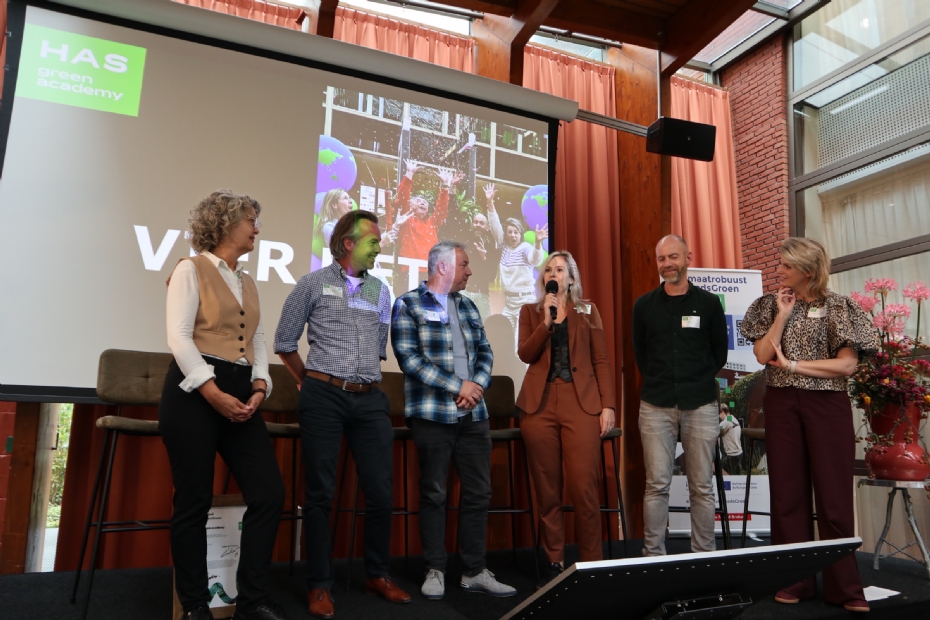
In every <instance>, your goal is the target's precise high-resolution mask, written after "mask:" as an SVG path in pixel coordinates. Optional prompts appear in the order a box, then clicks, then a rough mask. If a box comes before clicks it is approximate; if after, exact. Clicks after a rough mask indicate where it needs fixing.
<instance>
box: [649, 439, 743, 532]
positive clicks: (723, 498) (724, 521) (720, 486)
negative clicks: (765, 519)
mask: <svg viewBox="0 0 930 620" xmlns="http://www.w3.org/2000/svg"><path fill="white" fill-rule="evenodd" d="M745 432H746V431H743V433H744V435H745ZM722 451H723V448H722V447H721V445H720V438H719V437H718V438H717V441H715V442H714V479H715V480H716V482H717V503H718V504H720V507H719V508H714V514H715V515H720V529H721V530H722V532H721V533H722V535H723V548H724V549H729V548H730V514H729V511H728V510H727V491H726V488H725V486H724V481H723V468H722V467H721V466H720V454H721V453H722ZM747 488H748V483H747ZM668 511H669V512H678V513H682V512H686V513H690V512H691V508H688V507H685V506H669V507H668ZM743 523H744V524H745V521H743Z"/></svg>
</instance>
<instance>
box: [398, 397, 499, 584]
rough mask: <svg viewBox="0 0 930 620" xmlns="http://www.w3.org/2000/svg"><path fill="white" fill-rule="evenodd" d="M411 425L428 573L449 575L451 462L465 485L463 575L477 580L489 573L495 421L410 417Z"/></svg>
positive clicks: (467, 417)
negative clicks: (448, 525) (486, 567)
mask: <svg viewBox="0 0 930 620" xmlns="http://www.w3.org/2000/svg"><path fill="white" fill-rule="evenodd" d="M407 426H409V427H410V433H411V435H412V436H413V443H414V444H415V445H416V447H417V458H418V460H419V462H420V540H421V541H422V543H423V558H424V559H425V560H426V568H427V569H431V568H435V569H438V570H441V571H443V572H445V570H446V557H447V556H446V498H447V497H448V489H447V488H446V486H447V483H448V480H449V460H450V459H452V460H454V461H455V469H456V471H458V473H459V479H460V480H461V481H462V487H461V489H462V490H461V500H460V502H459V503H460V504H461V505H460V506H459V528H458V529H459V546H460V547H461V550H462V563H463V564H464V565H465V570H464V571H463V573H464V574H465V575H467V576H469V577H474V576H475V575H477V574H478V573H480V572H481V571H483V570H484V569H485V555H486V548H487V532H488V506H490V504H491V422H490V421H489V420H483V421H481V422H475V421H474V420H472V414H470V413H469V414H468V415H464V416H462V417H460V418H459V419H458V421H457V422H456V423H454V424H441V423H439V422H433V421H431V420H424V419H422V418H413V417H410V418H407Z"/></svg>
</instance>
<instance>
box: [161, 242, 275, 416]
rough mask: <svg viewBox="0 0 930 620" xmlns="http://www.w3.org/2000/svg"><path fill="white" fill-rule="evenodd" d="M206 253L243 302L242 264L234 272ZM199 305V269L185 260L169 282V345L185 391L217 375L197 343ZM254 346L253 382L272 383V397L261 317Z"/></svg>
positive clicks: (244, 364)
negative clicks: (260, 380)
mask: <svg viewBox="0 0 930 620" xmlns="http://www.w3.org/2000/svg"><path fill="white" fill-rule="evenodd" d="M203 256H205V257H206V258H208V259H209V260H210V262H211V263H213V265H214V266H215V267H216V268H217V270H218V271H219V272H220V275H221V276H222V277H223V281H224V282H226V285H227V286H228V287H229V290H230V291H231V292H232V294H233V295H234V296H235V298H236V301H238V302H239V304H240V305H241V304H242V274H241V272H242V263H236V269H235V271H233V270H232V269H230V268H229V265H227V264H226V261H224V260H222V259H221V258H218V257H217V256H214V255H213V254H211V253H210V252H203ZM199 306H200V285H199V282H198V281H197V270H196V268H195V267H194V264H193V263H192V262H191V261H189V260H182V261H181V262H180V263H178V266H177V267H175V269H174V273H173V274H172V275H171V281H170V282H169V283H168V301H167V304H166V307H167V314H166V318H167V321H166V322H167V325H168V348H169V349H171V353H172V354H173V355H174V359H175V361H177V363H178V366H179V367H180V368H181V372H182V373H184V381H182V382H181V383H179V384H178V385H179V387H180V388H181V389H182V390H184V391H185V392H191V391H193V390H195V389H197V388H199V387H200V386H201V385H203V384H204V383H206V382H207V381H209V380H210V379H213V378H215V377H216V374H215V373H214V372H213V366H211V365H210V364H208V363H207V362H205V361H204V359H203V354H202V353H201V352H200V351H199V350H198V349H197V346H196V345H195V344H194V339H193V334H194V322H195V320H196V318H197V308H198V307H199ZM252 345H253V348H254V350H255V363H254V364H252V381H255V380H256V379H263V380H264V381H265V383H267V384H268V388H267V389H268V393H267V394H266V395H265V398H268V396H270V395H271V387H272V386H271V376H270V375H269V373H268V349H267V347H266V346H265V332H264V330H263V329H262V322H261V318H259V320H258V327H257V328H256V330H255V335H254V336H252ZM208 357H215V356H212V355H211V356H208ZM216 359H220V358H216ZM226 361H229V362H231V361H235V363H236V364H242V365H243V366H248V365H249V361H248V360H247V359H245V358H244V357H240V358H239V359H237V360H226Z"/></svg>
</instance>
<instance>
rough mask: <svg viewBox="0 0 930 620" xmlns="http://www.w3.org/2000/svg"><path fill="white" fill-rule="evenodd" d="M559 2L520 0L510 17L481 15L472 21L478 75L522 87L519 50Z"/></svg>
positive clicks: (553, 0)
mask: <svg viewBox="0 0 930 620" xmlns="http://www.w3.org/2000/svg"><path fill="white" fill-rule="evenodd" d="M558 4H559V0H521V1H520V2H519V3H518V5H517V10H516V11H515V12H514V13H513V15H511V16H510V17H504V16H502V15H490V14H487V13H486V14H485V16H484V17H483V18H482V19H478V20H475V21H474V22H472V29H471V33H472V36H473V37H474V38H475V39H476V43H477V45H476V46H475V48H476V52H475V53H476V61H477V62H476V68H477V70H478V74H479V75H483V76H485V77H491V78H494V79H497V80H501V81H505V82H510V83H511V84H517V85H518V86H522V85H523V48H524V47H525V46H526V43H527V41H529V40H530V37H532V36H533V34H535V33H536V31H537V30H538V29H539V27H540V26H541V25H542V24H543V22H544V21H545V20H546V18H547V17H548V16H549V14H550V13H551V12H552V10H553V9H554V8H555V7H556V6H557V5H558Z"/></svg>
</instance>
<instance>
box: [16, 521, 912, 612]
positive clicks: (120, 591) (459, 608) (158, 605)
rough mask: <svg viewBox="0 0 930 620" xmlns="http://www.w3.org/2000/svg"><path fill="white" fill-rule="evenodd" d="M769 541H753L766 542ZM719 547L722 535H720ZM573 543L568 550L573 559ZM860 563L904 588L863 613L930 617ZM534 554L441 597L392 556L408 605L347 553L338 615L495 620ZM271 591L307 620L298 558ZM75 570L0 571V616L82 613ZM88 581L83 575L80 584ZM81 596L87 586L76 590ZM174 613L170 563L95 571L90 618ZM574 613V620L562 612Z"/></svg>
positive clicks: (453, 568)
mask: <svg viewBox="0 0 930 620" xmlns="http://www.w3.org/2000/svg"><path fill="white" fill-rule="evenodd" d="M765 542H767V541H763V542H762V543H760V542H753V543H752V544H753V545H754V546H755V545H760V544H765ZM717 545H718V547H722V544H721V540H720V539H718V540H717ZM614 546H615V553H614V557H620V554H622V545H620V544H619V543H615V544H614ZM688 548H689V544H688V541H687V540H683V539H672V540H670V541H669V551H670V552H679V553H681V552H685V551H687V549H688ZM641 549H642V541H630V543H629V551H630V555H631V556H633V555H634V554H640V553H641ZM573 552H574V549H571V548H570V549H569V557H568V559H569V560H572V559H573V557H572V554H573ZM857 555H858V560H859V570H860V571H861V573H862V577H863V582H864V584H865V585H866V586H869V585H873V586H878V587H882V588H887V589H890V590H896V591H898V592H901V594H899V595H897V596H894V597H891V598H889V599H885V600H882V601H876V602H873V603H872V604H871V605H872V613H870V614H868V615H863V616H862V617H863V618H864V619H868V620H876V619H882V620H885V619H887V620H891V619H894V620H906V619H914V620H917V619H923V620H926V619H930V581H928V580H927V577H926V571H925V570H924V568H923V567H922V566H921V565H919V564H917V563H916V562H912V561H909V560H899V559H886V560H882V569H881V571H878V572H876V571H873V570H872V554H870V553H864V552H859V553H858V554H857ZM532 561H533V554H532V551H531V550H521V551H519V552H518V554H517V563H516V565H514V563H513V560H512V556H511V554H510V552H509V551H498V552H493V553H491V554H489V557H488V568H490V570H491V571H492V572H494V573H495V574H496V575H497V577H498V578H499V579H500V580H501V581H503V582H504V583H508V584H510V585H512V586H514V587H516V588H517V589H518V591H519V593H518V595H517V596H515V597H513V598H509V599H497V598H493V597H489V596H485V595H481V594H470V593H466V592H463V591H462V590H461V589H460V588H459V587H458V579H457V578H458V576H459V575H460V572H459V571H460V570H461V569H460V565H459V564H458V562H457V560H456V558H455V556H452V557H451V558H450V566H449V575H448V577H447V583H446V597H445V598H444V599H443V600H441V601H427V600H425V599H423V598H422V597H421V596H420V583H421V579H422V577H421V575H422V573H423V563H422V559H421V558H419V557H416V558H415V557H411V558H410V559H409V561H407V562H405V561H404V559H403V558H395V559H393V560H392V566H391V574H392V576H393V577H395V578H396V579H397V581H398V582H399V583H400V585H401V586H402V587H403V588H404V589H406V590H407V591H408V592H410V593H411V594H412V595H413V602H412V603H410V604H409V605H392V604H389V603H386V602H384V601H382V600H381V599H378V598H375V597H372V596H367V595H365V593H364V591H363V584H364V569H363V567H362V561H361V560H360V559H356V560H355V561H354V562H353V566H352V571H353V582H352V587H351V589H350V590H349V591H348V592H346V591H345V590H344V587H345V576H346V562H345V560H341V561H337V562H336V576H337V578H338V579H339V581H340V583H339V584H337V587H336V590H335V599H336V620H362V619H372V618H374V619H377V620H496V619H497V618H500V617H501V616H503V615H505V614H506V613H507V612H508V611H510V610H511V609H513V608H514V607H516V606H517V605H518V604H519V603H520V602H522V601H523V600H524V599H525V598H527V597H528V596H530V595H531V594H532V593H533V591H534V584H535V576H534V572H533V565H532ZM273 570H274V579H273V582H274V586H273V587H274V590H273V592H272V596H273V597H274V599H275V600H276V601H277V602H278V603H280V604H281V605H282V606H283V607H284V608H285V610H286V611H287V612H288V614H289V616H290V618H291V619H292V620H305V619H306V618H308V616H307V612H306V604H305V601H306V590H305V588H304V586H303V565H302V564H301V563H297V564H295V566H294V573H293V574H290V573H289V569H288V564H287V563H284V564H275V565H274V569H273ZM73 578H74V573H73V572H62V573H32V574H26V575H0V618H3V620H12V619H19V618H23V619H29V620H46V619H47V620H53V619H54V620H68V619H71V618H73V619H75V620H77V618H79V615H80V601H81V599H79V601H78V603H77V604H75V605H71V604H69V603H68V598H69V595H70V592H71V583H72V579H73ZM84 585H86V582H84V580H83V578H82V586H84ZM81 596H84V589H83V588H82V590H81ZM854 615H858V614H850V613H849V612H846V611H845V610H843V609H842V608H841V607H837V606H834V605H828V604H826V603H824V602H823V601H820V600H815V601H805V602H803V603H799V604H797V605H781V604H779V603H776V602H775V601H774V600H772V597H771V596H770V597H767V598H766V599H764V600H761V601H757V602H756V603H755V604H754V605H753V606H752V607H750V608H749V609H748V611H746V613H744V614H743V615H742V616H741V617H742V618H743V619H744V620H825V619H828V618H850V617H853V616H854ZM170 617H171V569H170V568H138V569H125V570H104V571H98V572H97V575H96V577H95V581H94V593H93V598H92V600H91V605H90V611H89V614H88V618H89V620H117V619H119V620H123V619H125V618H131V619H132V620H169V619H170ZM566 620H571V619H568V618H567V619H566Z"/></svg>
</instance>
